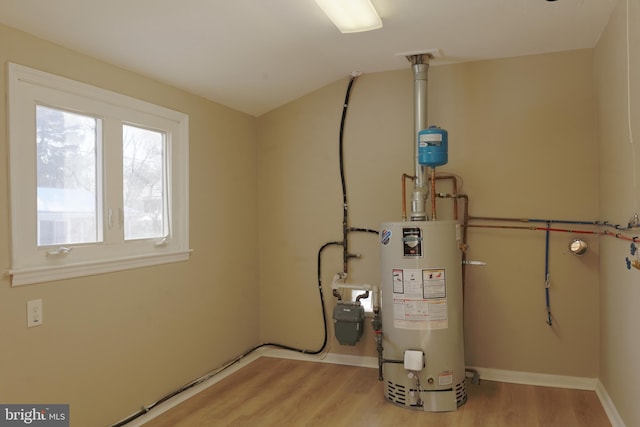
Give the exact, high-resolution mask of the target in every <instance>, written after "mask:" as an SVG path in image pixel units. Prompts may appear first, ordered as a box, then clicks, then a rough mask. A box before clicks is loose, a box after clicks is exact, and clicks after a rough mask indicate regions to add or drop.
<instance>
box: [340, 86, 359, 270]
mask: <svg viewBox="0 0 640 427" xmlns="http://www.w3.org/2000/svg"><path fill="white" fill-rule="evenodd" d="M356 79H357V77H356V76H351V78H350V79H349V85H348V86H347V93H346V94H345V96H344V103H343V104H342V118H341V119H340V136H339V151H340V155H339V161H340V183H341V184H342V264H343V267H342V271H344V272H345V273H347V271H348V268H349V267H348V261H349V258H350V256H349V237H348V236H349V204H348V203H347V184H346V180H345V177H344V125H345V122H346V119H347V110H348V109H349V98H350V97H351V89H352V88H353V84H354V83H355V81H356Z"/></svg>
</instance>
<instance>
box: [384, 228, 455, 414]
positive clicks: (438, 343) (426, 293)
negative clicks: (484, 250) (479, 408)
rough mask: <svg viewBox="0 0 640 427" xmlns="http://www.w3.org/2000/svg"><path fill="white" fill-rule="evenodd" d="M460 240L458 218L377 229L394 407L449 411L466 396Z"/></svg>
mask: <svg viewBox="0 0 640 427" xmlns="http://www.w3.org/2000/svg"><path fill="white" fill-rule="evenodd" d="M459 243H460V230H459V226H458V224H457V223H456V222H455V221H422V222H413V221H412V222H389V223H384V224H382V232H381V234H380V246H381V255H382V271H381V281H382V286H381V289H380V293H381V295H380V299H381V311H382V331H383V348H384V361H385V363H384V365H383V378H384V394H385V397H386V398H387V400H388V401H390V402H391V403H394V404H396V405H400V406H403V407H407V408H413V409H418V410H423V411H454V410H456V409H457V408H458V406H460V405H462V404H463V403H464V402H465V401H466V399H467V394H466V387H465V363H464V336H463V324H462V323H463V322H462V319H463V315H462V268H461V265H462V254H461V250H460V245H459Z"/></svg>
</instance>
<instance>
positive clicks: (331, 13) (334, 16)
mask: <svg viewBox="0 0 640 427" xmlns="http://www.w3.org/2000/svg"><path fill="white" fill-rule="evenodd" d="M316 3H317V4H318V6H320V9H322V11H323V12H324V13H325V14H326V15H327V16H328V17H329V19H331V21H333V23H334V24H335V26H336V27H338V29H339V30H340V32H342V33H359V32H362V31H371V30H376V29H378V28H382V19H380V16H379V15H378V12H376V9H375V8H374V7H373V5H372V4H371V1H370V0H316Z"/></svg>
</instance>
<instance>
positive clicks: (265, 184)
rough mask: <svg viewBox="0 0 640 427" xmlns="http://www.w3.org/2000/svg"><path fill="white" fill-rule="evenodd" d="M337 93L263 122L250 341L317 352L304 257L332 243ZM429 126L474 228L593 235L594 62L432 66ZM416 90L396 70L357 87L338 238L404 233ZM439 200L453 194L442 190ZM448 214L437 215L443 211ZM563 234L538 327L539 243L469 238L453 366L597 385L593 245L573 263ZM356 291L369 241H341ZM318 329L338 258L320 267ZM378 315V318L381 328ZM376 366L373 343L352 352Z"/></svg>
mask: <svg viewBox="0 0 640 427" xmlns="http://www.w3.org/2000/svg"><path fill="white" fill-rule="evenodd" d="M347 82H348V80H347V79H346V78H345V79H343V80H341V81H338V82H336V83H334V84H331V85H329V86H327V87H325V88H322V89H320V90H318V91H316V92H313V93H311V94H309V95H307V96H305V97H302V98H300V99H298V100H296V101H294V102H292V103H290V104H288V105H286V106H284V107H282V108H279V109H277V110H275V111H272V112H270V113H268V114H266V115H264V116H262V117H261V118H260V135H261V146H260V150H261V151H260V157H259V158H260V166H259V180H260V212H261V215H260V226H259V230H260V279H261V289H260V291H261V294H260V295H261V296H260V298H261V300H260V302H261V303H260V307H261V336H262V338H263V340H264V341H276V342H283V343H287V344H289V345H295V346H300V347H303V348H308V349H314V348H317V347H318V346H319V345H320V343H321V339H322V331H321V323H320V317H319V316H320V314H319V309H318V308H317V307H318V303H317V300H318V297H317V288H316V276H317V274H316V268H317V267H316V256H317V251H318V249H319V248H320V246H321V245H322V244H323V243H324V242H328V241H334V240H341V238H342V231H341V221H342V200H341V189H340V180H339V169H338V131H339V122H340V115H341V111H342V103H343V99H344V93H345V90H346V86H347ZM429 92H430V93H429V117H430V120H429V122H430V123H436V124H439V125H440V126H442V127H444V128H446V129H447V130H448V131H449V163H448V164H447V165H446V166H444V167H442V168H441V171H443V172H452V173H456V174H458V175H460V176H461V177H462V178H463V179H464V188H463V192H465V193H466V194H468V195H469V197H470V199H471V202H470V211H471V214H472V215H476V216H509V217H518V218H520V217H530V218H553V219H574V220H594V219H596V217H597V185H598V182H597V152H596V131H597V127H596V104H595V93H594V87H593V51H592V50H580V51H572V52H564V53H556V54H549V55H540V56H530V57H522V58H513V59H504V60H495V61H483V62H476V63H467V64H460V65H443V66H436V65H434V66H432V67H431V69H430V73H429ZM412 97H413V81H412V74H411V71H410V70H409V66H408V65H407V69H406V70H401V71H395V72H386V73H376V74H365V75H363V76H362V77H361V78H359V79H358V80H357V81H356V83H355V86H354V89H353V92H352V95H351V102H350V105H349V111H348V121H347V126H346V129H345V168H346V179H347V187H348V194H349V212H350V225H351V226H354V227H370V228H376V229H377V228H378V227H379V224H380V223H381V222H384V221H399V220H400V218H401V201H400V198H401V191H400V190H401V187H400V177H401V174H402V173H403V172H407V173H412V172H413V157H412V153H413V146H412V130H413V111H412V110H413V100H412ZM439 191H450V189H448V188H446V187H445V186H443V187H442V188H441V189H440V190H439ZM445 205H446V203H442V204H441V205H440V206H441V207H440V208H441V210H442V211H446V210H445ZM572 237H573V235H572V234H564V233H558V234H552V236H551V249H550V272H551V283H552V288H551V305H552V313H553V316H554V326H553V327H552V328H551V327H549V326H548V325H547V324H546V322H545V320H546V319H545V296H544V285H545V284H544V256H545V235H544V232H535V231H528V230H527V231H503V230H499V231H493V230H486V229H485V230H478V229H472V230H470V232H469V245H470V250H469V258H470V259H474V260H481V261H486V262H487V263H488V265H487V266H486V267H469V268H468V281H467V285H466V309H465V311H466V328H465V330H466V359H467V363H468V364H469V365H474V366H479V367H486V368H495V369H506V370H515V371H527V372H538V373H547V374H557V375H568V376H579V377H589V378H595V377H596V376H597V373H598V360H597V358H598V301H597V297H598V272H597V271H598V270H597V268H598V257H599V249H598V240H597V239H594V238H590V237H586V238H585V239H586V240H587V241H588V243H589V245H590V251H589V252H588V253H587V254H586V255H585V256H584V257H582V258H578V257H575V256H573V255H571V254H569V253H568V244H569V242H570V240H571V238H572ZM351 246H352V247H351V251H352V252H355V253H362V254H363V258H362V259H361V260H354V261H352V262H351V264H350V273H351V275H352V279H353V281H354V282H355V283H374V284H377V283H379V280H380V279H379V276H380V274H379V264H378V256H379V255H378V243H377V239H376V238H375V236H373V237H371V236H369V235H364V236H360V235H358V236H354V237H353V241H352V243H351ZM326 252H327V256H326V257H324V258H323V270H322V278H323V282H324V284H325V292H324V293H325V298H326V300H327V301H328V306H329V310H328V313H329V316H330V313H331V308H332V307H333V305H334V303H335V298H334V297H332V296H331V292H330V289H329V286H328V285H330V283H331V278H332V275H333V274H334V273H336V272H338V271H341V248H340V247H335V248H331V249H329V250H327V251H326ZM383 315H384V314H383ZM330 351H332V352H335V353H350V354H362V355H367V356H375V350H374V345H373V338H372V334H371V328H370V326H369V325H368V324H367V325H366V334H365V337H364V339H363V341H362V342H361V343H359V344H358V345H357V346H356V347H345V346H340V345H338V344H337V343H335V342H332V344H331V350H330Z"/></svg>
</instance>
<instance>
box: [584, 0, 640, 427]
mask: <svg viewBox="0 0 640 427" xmlns="http://www.w3.org/2000/svg"><path fill="white" fill-rule="evenodd" d="M627 4H628V5H629V12H630V13H629V15H628V16H627ZM627 19H628V21H627ZM639 20H640V1H638V0H630V1H629V2H628V3H627V2H626V1H620V2H619V3H618V5H617V8H616V9H615V11H614V13H613V15H612V16H611V18H610V21H609V24H608V26H607V28H606V30H605V31H604V33H603V35H602V37H601V39H600V41H599V43H598V46H597V47H596V55H595V66H596V77H597V79H596V82H597V95H598V117H599V120H598V124H599V129H598V130H599V132H598V138H599V141H600V143H599V149H598V155H599V161H600V164H599V169H600V216H601V217H603V218H611V221H616V222H619V223H623V224H626V222H627V221H628V220H629V218H630V217H631V216H632V215H633V214H634V213H640V212H639V211H640V175H638V168H640V147H639V146H638V144H639V142H638V141H639V140H640V122H639V121H638V112H639V111H640V110H639V109H638V108H639V107H640V76H639V74H638V70H640V55H639V54H638V48H639V47H640V27H639V26H638V22H639ZM627 22H628V23H629V36H630V37H629V53H630V57H629V59H630V61H629V62H628V61H627ZM628 72H629V74H627V73H628ZM627 76H629V80H627ZM628 84H629V86H628ZM629 87H630V90H628V88H629ZM629 100H630V102H631V111H630V114H631V123H630V124H631V133H632V135H633V139H631V138H630V137H629V126H630V124H629V120H628V118H629V110H628V109H627V105H628V101H629ZM632 140H633V143H631V141H632ZM634 170H635V171H634ZM634 180H635V183H634ZM638 234H640V233H638V232H637V231H636V232H635V233H633V232H630V235H638ZM629 246H630V244H629V243H628V242H624V241H620V240H616V239H611V238H603V239H602V245H601V247H602V251H601V252H602V259H601V263H600V311H601V321H600V330H601V340H600V372H599V378H600V381H601V382H602V384H603V385H604V387H605V388H606V390H607V392H608V394H609V396H610V397H611V399H612V401H613V402H614V404H615V405H616V409H617V411H618V413H619V415H620V417H621V419H622V420H623V422H624V423H625V424H626V425H627V426H637V425H640V408H639V407H638V397H639V396H640V381H638V379H639V378H640V340H639V339H638V325H640V311H639V310H638V301H640V286H638V284H639V283H640V272H639V271H638V270H631V271H628V270H627V269H626V268H625V258H626V257H629V258H632V256H631V255H630V248H629Z"/></svg>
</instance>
